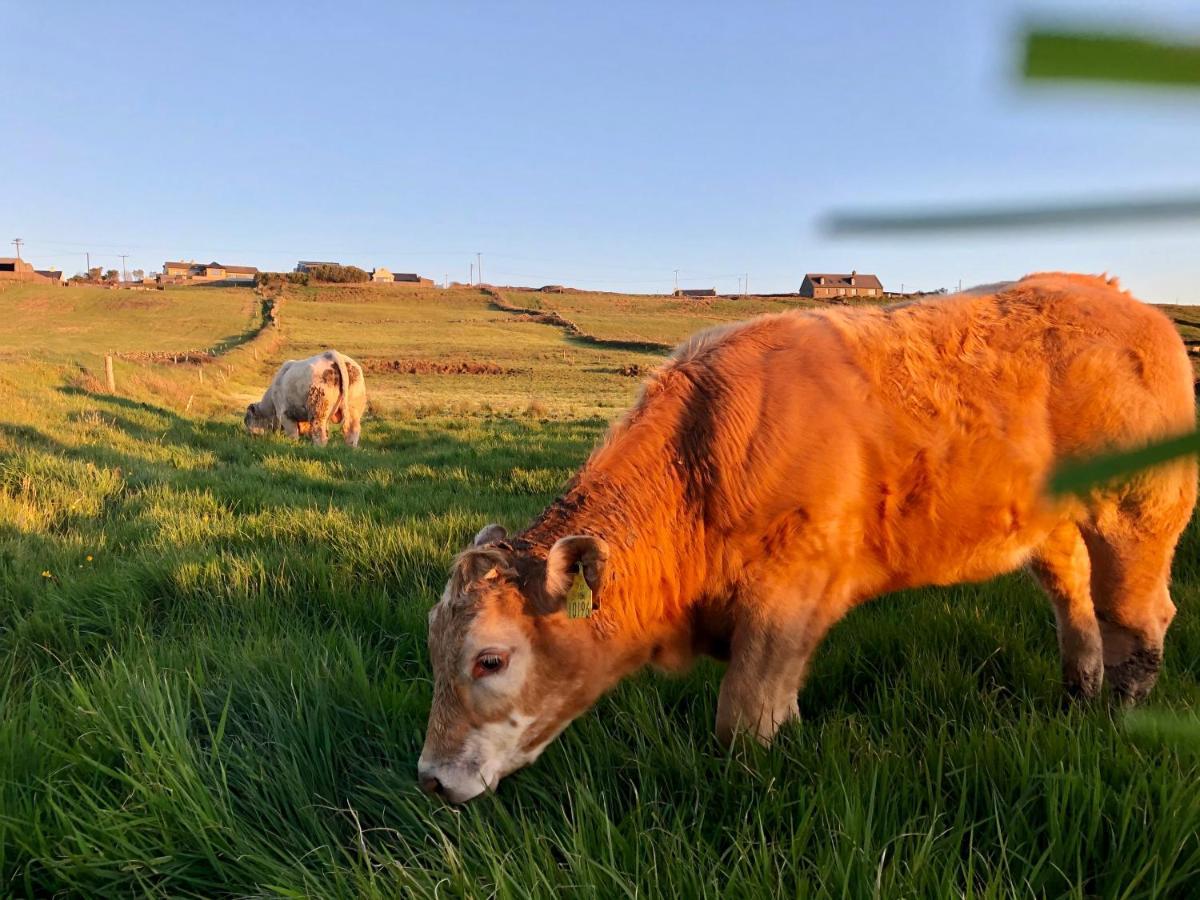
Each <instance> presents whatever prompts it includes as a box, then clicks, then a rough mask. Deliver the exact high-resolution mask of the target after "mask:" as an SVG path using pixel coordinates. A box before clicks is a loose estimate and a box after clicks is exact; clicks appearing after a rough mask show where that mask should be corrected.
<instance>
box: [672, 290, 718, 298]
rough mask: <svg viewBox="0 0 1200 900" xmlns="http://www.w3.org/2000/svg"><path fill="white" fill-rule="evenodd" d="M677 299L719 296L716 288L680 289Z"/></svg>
mask: <svg viewBox="0 0 1200 900" xmlns="http://www.w3.org/2000/svg"><path fill="white" fill-rule="evenodd" d="M675 296H676V297H715V296H717V289H716V288H690V289H685V288H680V289H679V290H677V291H675Z"/></svg>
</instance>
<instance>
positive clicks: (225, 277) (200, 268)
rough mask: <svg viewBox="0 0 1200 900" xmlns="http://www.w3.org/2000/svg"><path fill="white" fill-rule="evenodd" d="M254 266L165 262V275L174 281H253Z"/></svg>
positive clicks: (255, 272)
mask: <svg viewBox="0 0 1200 900" xmlns="http://www.w3.org/2000/svg"><path fill="white" fill-rule="evenodd" d="M257 274H258V269H256V268H255V267H254V266H225V265H222V264H221V263H219V262H215V261H214V262H210V263H198V262H194V261H189V262H165V263H163V277H164V278H166V279H169V280H172V281H253V280H254V276H255V275H257Z"/></svg>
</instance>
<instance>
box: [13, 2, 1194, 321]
mask: <svg viewBox="0 0 1200 900" xmlns="http://www.w3.org/2000/svg"><path fill="white" fill-rule="evenodd" d="M1106 6H1107V12H1108V13H1109V14H1110V15H1104V14H1103V10H1104V8H1105V7H1106ZM1139 6H1140V8H1141V11H1140V12H1139V13H1138V15H1139V16H1140V17H1141V19H1142V21H1143V23H1144V24H1146V25H1148V26H1150V27H1152V28H1154V29H1158V30H1162V31H1166V32H1168V33H1175V34H1183V35H1192V36H1197V35H1200V4H1196V3H1194V2H1190V0H1189V2H1181V0H1171V2H1167V0H1162V2H1159V0H1152V2H1149V3H1143V4H1139ZM1072 8H1074V9H1077V10H1078V9H1084V10H1088V9H1090V10H1092V12H1093V18H1096V17H1099V18H1101V20H1102V21H1113V20H1115V21H1121V20H1122V19H1127V18H1128V13H1122V12H1121V10H1122V9H1125V10H1132V9H1135V8H1136V7H1135V5H1134V4H1132V3H1128V4H1104V3H1095V2H1090V3H1085V2H1082V0H1080V2H1072V3H1064V2H1055V3H1047V2H1043V3H1035V4H1029V3H1024V4H1017V3H1013V2H983V0H953V2H936V3H890V2H874V3H852V2H847V3H837V4H834V3H817V2H813V3H790V4H783V3H779V4H776V3H759V4H744V3H729V2H723V3H713V4H706V3H679V4H668V3H645V2H635V3H624V2H604V3H591V4H586V5H585V4H582V3H561V2H556V3H532V2H530V3H506V2H496V3H482V2H481V3H455V2H446V3H435V2H429V3H419V4H418V3H405V4H399V3H382V2H380V3H355V2H342V3H337V4H327V5H322V4H316V3H299V4H292V3H288V4H284V3H268V2H254V3H242V2H239V3H189V4H184V3H174V2H148V3H119V4H107V3H94V2H89V3H86V4H85V3H54V2H44V3H43V2H33V0H23V2H16V0H0V12H2V13H3V16H2V18H3V28H2V31H0V82H2V83H3V85H4V103H3V108H2V109H0V123H2V124H0V164H2V166H3V173H4V175H3V187H2V188H0V227H2V228H3V234H2V235H0V238H3V240H4V241H8V240H10V239H11V238H12V237H18V236H19V237H22V238H24V239H25V240H26V249H25V255H26V256H27V257H28V258H30V259H31V260H32V261H33V262H35V263H37V264H39V265H58V266H61V267H63V268H65V269H67V270H68V271H75V270H78V269H81V268H82V267H83V256H82V251H84V250H88V249H90V250H91V251H92V254H93V257H92V258H93V264H97V263H99V264H103V265H105V266H106V267H107V266H114V267H115V266H119V259H118V257H117V254H119V253H121V252H128V253H129V254H131V255H130V260H129V264H130V266H131V267H141V268H145V269H147V270H150V269H158V268H159V267H160V266H161V265H162V262H163V260H164V259H176V258H183V259H190V258H195V259H197V260H205V261H207V260H210V259H217V260H220V261H222V262H226V263H241V264H250V265H257V266H259V267H260V268H264V269H266V268H271V269H274V268H291V267H292V266H293V265H294V264H295V261H296V260H297V259H300V258H305V259H326V258H330V259H335V260H339V261H342V262H346V263H354V264H357V265H361V266H364V267H367V268H370V267H372V266H375V265H384V266H387V267H389V268H393V269H396V270H415V271H418V272H421V273H423V274H426V275H429V276H432V277H434V278H436V279H439V280H440V279H441V278H442V276H443V275H444V274H449V276H450V277H451V278H452V279H460V280H465V279H466V277H467V267H468V263H469V262H470V261H471V260H472V259H473V258H474V253H475V252H476V251H482V252H483V254H484V275H485V277H486V278H487V279H488V280H492V281H496V282H498V283H514V284H516V283H521V284H543V283H547V282H562V283H568V284H575V285H580V286H589V287H595V288H606V289H611V290H630V291H633V290H647V291H651V290H654V291H657V290H666V289H669V288H670V286H671V280H672V277H673V276H672V270H674V269H680V270H681V276H680V280H681V283H682V284H683V285H684V286H693V287H708V286H713V285H715V286H717V287H718V288H721V289H724V290H732V289H734V288H736V286H737V275H738V274H739V273H742V272H748V273H750V286H751V289H756V290H781V291H782V290H794V289H795V288H796V287H797V286H798V284H799V281H800V277H801V275H802V274H803V273H804V272H805V271H808V270H811V271H844V270H849V269H851V268H856V269H858V270H859V271H874V272H878V273H879V275H880V276H881V277H882V278H883V280H884V283H885V285H886V286H888V287H889V288H899V287H900V285H901V283H903V284H904V285H905V287H908V288H910V289H911V288H912V287H923V288H936V287H939V286H948V287H953V286H954V285H955V284H956V283H957V281H958V280H959V279H960V278H961V279H962V280H963V282H964V283H979V282H986V281H993V280H997V279H1001V278H1009V277H1014V276H1018V275H1020V274H1022V273H1024V272H1026V271H1030V270H1035V269H1044V268H1064V269H1078V270H1091V271H1098V270H1104V269H1107V270H1109V271H1111V272H1114V273H1117V274H1119V275H1121V276H1122V277H1123V279H1124V281H1125V283H1126V284H1127V285H1128V286H1130V287H1132V288H1134V289H1135V290H1136V291H1137V292H1139V293H1140V294H1141V295H1143V296H1145V297H1146V298H1148V299H1155V300H1176V299H1178V300H1181V301H1191V302H1196V301H1200V288H1198V287H1197V283H1198V281H1200V279H1198V277H1197V276H1200V223H1190V224H1189V223H1178V222H1176V223H1173V224H1170V225H1161V226H1155V227H1150V228H1142V229H1138V230H1136V231H1130V230H1127V229H1093V230H1088V231H1083V232H1077V233H1071V234H1066V233H1059V232H1055V231H1039V232H1035V233H1029V234H1025V235H1013V234H1007V233H995V234H987V235H980V234H973V235H969V236H962V237H955V236H952V235H951V236H945V235H938V236H926V237H921V238H919V239H918V238H911V237H909V238H890V237H889V238H881V237H876V238H871V239H869V240H867V239H854V240H832V239H829V238H827V237H825V236H823V234H822V232H821V230H820V228H819V227H818V223H819V220H820V217H821V216H822V215H823V214H824V213H826V212H827V211H829V210H830V209H833V208H851V207H859V206H870V207H876V206H888V205H893V204H894V205H900V206H924V205H939V204H945V203H951V202H970V203H974V202H988V201H1002V202H1020V201H1023V200H1027V199H1034V200H1043V199H1047V198H1054V197H1074V196H1078V195H1084V196H1086V195H1090V194H1093V193H1095V194H1101V193H1103V194H1110V193H1137V192H1158V191H1162V190H1176V189H1189V190H1190V191H1192V192H1198V191H1200V94H1197V93H1192V94H1187V93H1181V92H1168V93H1166V94H1163V93H1159V92H1150V91H1145V90H1135V89H1120V90H1117V91H1112V90H1106V91H1099V90H1095V89H1087V90H1084V89H1078V88H1075V89H1062V88H1054V89H1047V88H1039V89H1031V88H1029V87H1025V86H1022V85H1021V84H1020V83H1019V82H1018V81H1017V79H1016V77H1015V73H1016V70H1017V55H1018V54H1017V47H1016V43H1015V40H1014V38H1015V35H1016V34H1017V32H1018V28H1019V25H1020V23H1021V22H1022V21H1023V18H1024V17H1025V16H1027V15H1029V14H1031V13H1034V14H1041V15H1048V14H1059V15H1061V14H1062V13H1063V11H1069V10H1071V9H1072ZM4 249H8V250H10V251H11V246H5V247H0V253H2V252H3V250H4Z"/></svg>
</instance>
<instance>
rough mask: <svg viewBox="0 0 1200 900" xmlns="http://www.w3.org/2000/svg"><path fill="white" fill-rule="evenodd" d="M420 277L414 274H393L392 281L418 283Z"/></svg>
mask: <svg viewBox="0 0 1200 900" xmlns="http://www.w3.org/2000/svg"><path fill="white" fill-rule="evenodd" d="M420 280H421V276H420V275H417V274H416V273H415V272H393V273H392V281H420Z"/></svg>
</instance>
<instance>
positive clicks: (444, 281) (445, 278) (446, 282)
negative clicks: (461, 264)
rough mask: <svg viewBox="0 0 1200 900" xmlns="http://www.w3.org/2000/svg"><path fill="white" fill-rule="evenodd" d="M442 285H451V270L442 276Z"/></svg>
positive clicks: (445, 286)
mask: <svg viewBox="0 0 1200 900" xmlns="http://www.w3.org/2000/svg"><path fill="white" fill-rule="evenodd" d="M442 287H444V288H448V287H450V273H449V272H447V273H446V274H445V275H443V276H442Z"/></svg>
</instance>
